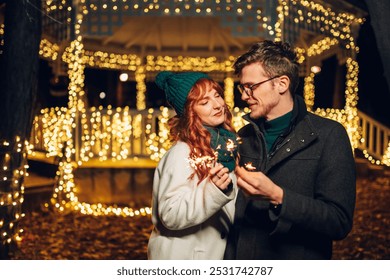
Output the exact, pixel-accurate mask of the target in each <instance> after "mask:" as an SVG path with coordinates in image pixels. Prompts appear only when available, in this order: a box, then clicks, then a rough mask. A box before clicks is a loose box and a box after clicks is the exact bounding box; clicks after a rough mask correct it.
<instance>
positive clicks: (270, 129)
mask: <svg viewBox="0 0 390 280" xmlns="http://www.w3.org/2000/svg"><path fill="white" fill-rule="evenodd" d="M291 116H292V111H290V112H288V113H287V114H285V115H283V116H280V117H278V118H276V119H273V120H270V121H266V122H264V129H265V131H264V137H265V142H266V144H267V151H268V152H269V151H270V150H271V148H272V145H273V144H274V143H275V141H276V139H277V138H278V137H279V136H280V135H281V134H282V133H283V132H284V131H285V130H286V129H287V127H288V126H289V125H290V121H291Z"/></svg>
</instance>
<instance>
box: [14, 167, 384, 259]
mask: <svg viewBox="0 0 390 280" xmlns="http://www.w3.org/2000/svg"><path fill="white" fill-rule="evenodd" d="M389 202H390V176H389V173H388V172H387V173H385V174H384V175H383V176H374V177H367V176H365V177H359V178H358V182H357V204H356V212H355V220H354V228H353V230H352V232H351V233H350V234H349V235H348V237H347V238H346V239H344V240H342V241H337V242H335V244H334V254H333V258H334V259H365V260H367V259H390V210H389V207H388V204H389ZM21 227H22V228H23V229H24V230H25V233H24V238H23V241H22V242H21V243H20V245H19V247H18V248H17V249H16V250H13V252H12V253H11V258H12V259H25V260H47V259H50V260H59V259H61V260H80V259H89V260H124V259H127V260H140V259H146V258H147V255H146V251H147V242H148V238H149V234H150V232H151V228H152V227H151V221H150V215H148V216H137V217H116V216H98V217H95V216H85V215H82V214H79V213H74V212H72V213H68V214H59V213H57V212H54V211H51V210H42V211H35V212H32V213H26V216H25V218H24V219H23V220H22V222H21Z"/></svg>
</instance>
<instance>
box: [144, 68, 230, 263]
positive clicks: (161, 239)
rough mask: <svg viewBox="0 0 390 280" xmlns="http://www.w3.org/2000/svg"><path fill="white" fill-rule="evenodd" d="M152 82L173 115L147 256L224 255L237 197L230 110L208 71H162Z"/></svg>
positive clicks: (159, 172) (156, 186) (156, 190)
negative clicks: (172, 111) (175, 72)
mask: <svg viewBox="0 0 390 280" xmlns="http://www.w3.org/2000/svg"><path fill="white" fill-rule="evenodd" d="M156 84H157V85H158V86H159V87H160V88H161V89H163V90H164V91H165V94H166V97H167V100H168V102H169V103H170V105H172V107H173V108H174V109H175V111H176V113H177V115H176V116H175V117H173V118H172V119H170V120H169V126H170V136H171V140H172V142H173V146H172V147H171V148H170V149H169V150H168V151H167V153H166V154H165V155H164V156H163V158H162V159H161V160H160V162H159V164H158V166H157V168H156V171H155V175H154V181H153V213H152V222H153V225H154V228H153V231H152V234H151V236H150V239H149V244H148V258H149V259H222V258H223V254H224V251H225V247H226V239H227V233H228V230H229V227H230V225H231V224H232V221H233V217H234V200H235V198H236V177H235V175H234V173H233V171H234V168H235V156H236V152H235V141H236V136H235V133H234V129H233V127H232V124H231V120H232V115H231V113H230V111H229V110H228V107H227V105H226V104H225V102H224V99H223V96H222V94H223V90H222V88H221V87H220V86H219V84H218V83H216V82H215V81H213V80H211V79H210V78H209V77H208V76H207V75H206V74H203V73H199V72H186V73H178V74H174V73H172V72H168V71H164V72H161V73H159V74H158V75H157V77H156Z"/></svg>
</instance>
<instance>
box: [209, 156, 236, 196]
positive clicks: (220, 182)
mask: <svg viewBox="0 0 390 280" xmlns="http://www.w3.org/2000/svg"><path fill="white" fill-rule="evenodd" d="M209 176H210V179H211V181H212V182H213V183H214V185H216V186H217V187H218V188H220V189H221V190H222V191H224V190H227V189H228V186H229V184H230V183H231V182H232V179H231V178H230V177H229V169H228V168H227V167H224V166H223V165H222V164H220V163H217V164H216V165H215V166H214V167H213V168H211V169H210V171H209Z"/></svg>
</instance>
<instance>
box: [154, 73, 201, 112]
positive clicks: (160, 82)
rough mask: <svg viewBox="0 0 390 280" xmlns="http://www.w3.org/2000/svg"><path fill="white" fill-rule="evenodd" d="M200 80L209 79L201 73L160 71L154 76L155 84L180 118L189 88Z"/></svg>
mask: <svg viewBox="0 0 390 280" xmlns="http://www.w3.org/2000/svg"><path fill="white" fill-rule="evenodd" d="M202 78H207V79H209V77H208V76H207V75H206V74H204V73H201V72H182V73H172V72H170V71H162V72H160V73H158V75H157V76H156V84H157V86H158V87H159V88H160V89H162V90H164V92H165V96H166V98H167V101H168V103H169V104H170V105H171V106H172V107H173V108H174V109H175V111H176V114H177V115H178V116H181V115H183V111H184V106H185V104H186V101H187V96H188V94H189V93H190V91H191V88H192V87H193V86H194V84H195V83H196V82H197V81H198V80H199V79H202Z"/></svg>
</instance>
